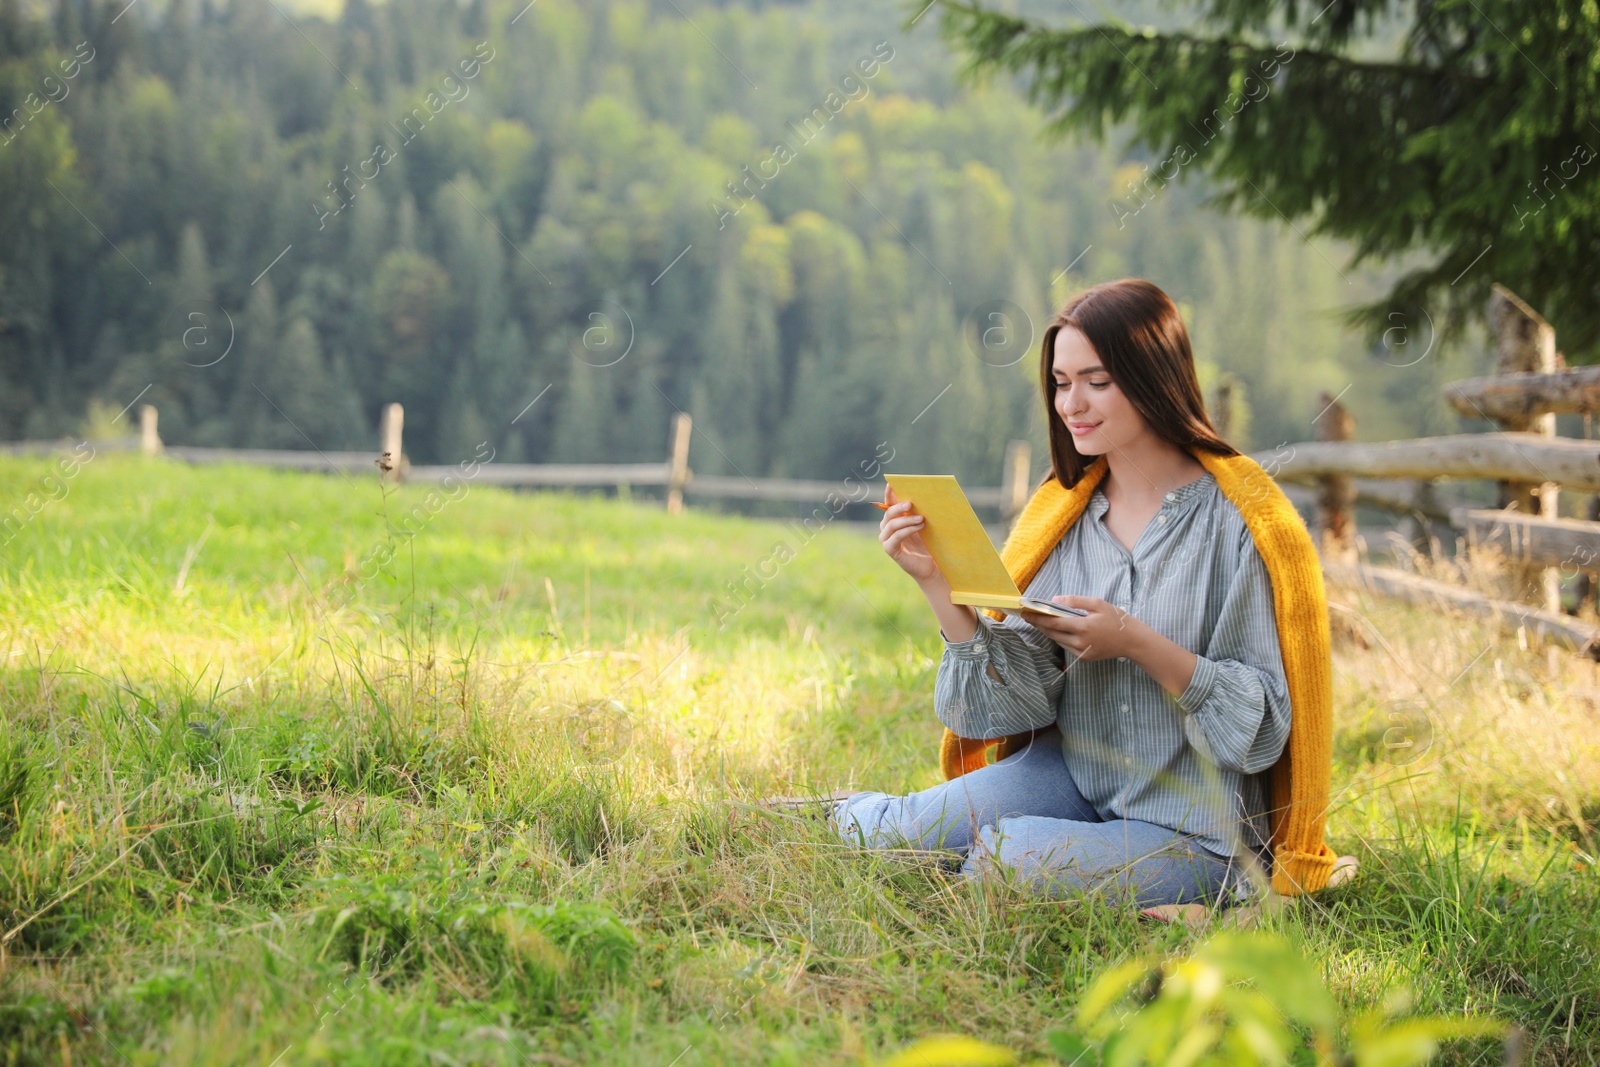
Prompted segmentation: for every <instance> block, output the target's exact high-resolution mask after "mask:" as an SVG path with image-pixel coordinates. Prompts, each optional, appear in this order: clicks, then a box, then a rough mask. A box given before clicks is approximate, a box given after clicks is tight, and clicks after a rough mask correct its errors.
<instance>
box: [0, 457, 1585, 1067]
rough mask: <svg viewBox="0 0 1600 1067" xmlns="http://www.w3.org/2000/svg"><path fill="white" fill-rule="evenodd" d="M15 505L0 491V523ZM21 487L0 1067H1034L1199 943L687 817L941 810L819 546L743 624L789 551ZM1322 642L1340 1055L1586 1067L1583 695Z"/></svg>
mask: <svg viewBox="0 0 1600 1067" xmlns="http://www.w3.org/2000/svg"><path fill="white" fill-rule="evenodd" d="M50 469H51V467H50V464H49V463H48V462H47V461H43V460H34V461H22V460H4V461H0V505H3V506H4V507H6V508H14V507H20V506H23V505H24V502H25V501H26V500H27V498H28V496H29V494H30V493H41V492H42V490H41V488H40V487H41V485H43V484H44V483H42V481H41V479H43V478H44V477H45V476H46V475H47V474H48V473H49V472H50ZM62 484H64V485H65V486H66V493H65V496H63V497H62V498H61V499H59V500H50V501H49V502H48V503H45V504H44V505H43V506H42V507H40V508H38V509H37V514H36V515H34V516H33V517H32V518H31V520H30V521H28V522H26V523H25V524H23V525H22V526H21V527H20V529H19V530H18V531H17V532H16V534H15V536H14V537H12V538H11V540H10V541H9V542H8V543H7V544H5V545H4V547H0V654H3V656H4V657H5V658H4V662H3V664H0V707H3V715H0V928H3V929H0V936H7V937H9V940H7V942H6V943H5V946H4V955H3V957H0V1048H3V1049H4V1050H5V1056H6V1058H5V1062H6V1063H8V1064H9V1063H62V1062H71V1063H74V1064H80V1063H124V1062H126V1063H132V1064H147V1063H148V1064H180V1065H181V1064H202V1063H203V1064H213V1063H216V1064H221V1063H229V1064H234V1063H238V1064H260V1065H267V1064H272V1063H277V1064H280V1065H289V1064H307V1063H340V1064H366V1063H373V1064H377V1063H384V1064H388V1063H394V1064H401V1063H417V1064H422V1063H504V1064H529V1063H558V1064H559V1063H566V1062H572V1063H589V1062H615V1063H626V1064H663V1065H665V1064H669V1063H676V1064H678V1065H680V1067H689V1065H692V1064H697V1063H741V1064H743V1063H757V1064H774V1065H777V1064H814V1063H840V1064H859V1063H861V1062H863V1060H864V1059H866V1058H871V1057H880V1056H883V1055H885V1054H887V1053H888V1052H890V1051H892V1050H894V1049H896V1048H899V1047H900V1046H902V1045H904V1044H905V1043H907V1042H909V1041H911V1040H913V1039H915V1038H917V1037H919V1036H923V1035H926V1034H930V1033H934V1032H949V1031H959V1032H965V1033H970V1034H973V1035H976V1036H979V1037H982V1038H984V1039H986V1040H988V1041H992V1042H996V1043H998V1044H1002V1045H1006V1046H1009V1047H1011V1048H1013V1049H1016V1050H1018V1051H1019V1052H1025V1053H1028V1054H1032V1055H1040V1056H1046V1055H1048V1049H1049V1046H1048V1044H1047V1043H1046V1040H1045V1037H1044V1035H1045V1033H1046V1031H1047V1030H1049V1029H1050V1028H1052V1027H1054V1026H1057V1025H1059V1024H1060V1023H1062V1022H1064V1021H1065V1020H1067V1019H1068V1018H1069V1017H1070V1016H1071V1013H1072V1011H1073V1009H1074V1005H1075V1004H1076V1001H1077V998H1078V996H1079V995H1080V993H1081V992H1082V990H1083V989H1084V988H1086V986H1087V985H1088V984H1089V983H1090V982H1091V981H1092V980H1093V979H1094V978H1095V976H1096V975H1098V974H1101V973H1103V972H1104V971H1105V970H1106V969H1107V968H1108V967H1109V966H1111V965H1113V964H1115V963H1117V962H1120V961H1123V960H1126V959H1129V958H1131V957H1135V956H1143V955H1148V954H1149V953H1151V952H1165V951H1172V952H1185V951H1189V950H1190V949H1192V948H1193V946H1194V945H1195V943H1196V942H1197V940H1198V939H1199V938H1200V937H1201V936H1202V934H1200V933H1197V932H1194V931H1190V930H1188V929H1186V928H1173V927H1161V926H1151V925H1149V924H1145V923H1141V922H1139V921H1138V920H1137V919H1136V918H1135V917H1133V916H1132V915H1131V914H1129V912H1128V910H1127V909H1126V908H1123V907H1121V906H1118V905H1117V904H1115V903H1114V902H1109V901H1106V902H1092V901H1091V902H1083V901H1079V902H1072V903H1068V904H1063V903H1060V902H1054V901H1046V900H1041V899H1033V898H1029V897H1027V896H1026V895H1024V894H1021V893H1019V892H1016V891H1015V890H1014V889H1011V888H1009V887H1004V886H994V887H989V888H986V889H981V890H980V889H975V888H974V887H971V886H968V885H966V884H965V883H963V882H961V881H960V879H959V878H956V877H954V876H952V875H950V874H949V873H947V872H946V871H944V870H943V869H941V868H940V867H939V866H938V865H936V864H933V863H930V862H927V861H926V860H922V859H918V858H917V857H912V856H904V855H893V854H883V855H869V854H863V853H860V852H855V851H851V850H848V849H845V848H843V847H841V846H840V845H839V844H837V843H836V842H834V841H833V840H831V839H830V838H829V835H828V833H827V831H826V830H825V828H823V827H822V826H820V825H818V824H815V823H811V822H808V821H804V820H797V819H787V818H780V817H772V816H761V815H757V814H755V813H753V812H751V811H750V810H748V809H747V808H741V807H739V806H737V805H735V804H730V803H729V801H741V800H742V801H745V802H749V801H750V800H753V799H754V798H757V797H760V796H763V795H766V794H770V793H776V792H797V791H803V790H806V789H810V788H817V789H833V788H841V787H857V788H878V789H884V790H888V791H908V790H912V789H918V788H924V787H926V786H928V785H932V784H934V783H936V782H937V781H938V780H939V774H938V769H937V759H936V750H937V744H938V740H939V736H940V732H941V728H940V726H939V724H938V722H937V721H936V720H935V719H934V717H933V713H932V710H931V694H932V688H933V679H934V675H935V672H936V667H937V656H938V652H939V647H940V642H939V638H938V633H937V629H936V627H935V625H934V624H933V622H932V619H931V617H929V616H928V613H927V609H926V606H925V605H923V604H922V603H921V601H920V598H919V597H918V595H917V594H916V592H915V590H914V589H913V588H912V586H911V583H910V582H909V581H907V580H905V579H904V577H903V576H902V575H901V574H900V572H899V571H898V570H897V569H895V568H894V567H893V566H892V565H891V564H890V563H889V562H888V560H887V559H885V558H884V557H883V555H882V552H881V550H880V549H879V548H878V545H877V543H876V541H875V539H874V538H872V537H870V536H864V535H862V534H861V533H860V532H858V531H851V530H846V529H842V528H838V527H832V528H828V529H824V530H823V531H822V532H821V533H819V534H818V535H817V536H816V537H815V538H814V539H813V540H810V541H809V542H806V543H804V544H799V545H797V546H795V555H794V558H793V559H792V560H789V561H788V562H785V563H782V564H781V565H780V566H777V568H776V570H775V571H774V569H773V566H771V565H770V564H769V565H768V566H767V567H766V568H765V570H764V572H763V573H764V574H768V575H771V577H770V578H762V579H749V576H750V575H751V574H753V573H755V572H756V571H757V570H758V569H759V565H760V564H762V562H763V561H766V560H770V559H772V558H773V556H774V549H775V546H777V545H778V544H779V543H780V542H781V541H783V540H785V539H787V540H788V542H789V543H790V544H791V545H794V544H795V541H796V540H797V539H796V538H795V536H794V535H793V533H792V532H790V530H789V529H788V528H787V527H783V526H780V525H778V524H775V523H768V522H755V521H748V520H741V519H736V518H728V517H719V516H714V515H707V514H703V513H697V512H694V511H692V510H691V512H689V513H688V514H685V515H681V516H667V515H665V514H664V513H663V512H662V511H661V509H659V508H658V507H656V506H653V505H646V504H630V503H627V502H622V501H615V500H612V501H606V500H599V499H581V498H574V497H571V496H563V495H515V494H511V493H508V492H504V491H499V490H493V489H489V488H485V487H479V486H474V487H471V488H470V489H469V490H468V491H467V493H466V495H465V497H463V498H461V499H459V500H456V501H452V502H447V503H444V504H443V505H442V506H439V507H437V510H436V512H432V513H430V510H429V509H428V508H427V507H423V509H422V511H420V512H418V511H415V510H414V509H415V508H417V507H418V506H419V505H420V504H423V502H424V501H425V500H426V498H427V493H428V489H427V488H426V487H406V488H403V489H401V490H400V491H398V492H396V493H393V494H391V495H390V496H389V497H388V498H387V499H385V497H384V495H383V494H382V493H381V492H380V490H379V488H378V486H377V484H376V481H375V480H374V479H372V478H359V479H355V480H346V479H343V478H340V477H337V476H333V477H323V476H314V475H289V474H273V473H265V472H262V471H258V470H247V469H190V468H186V467H182V466H179V465H176V464H169V463H166V462H160V461H143V460H140V459H137V458H131V457H118V456H109V455H106V456H98V457H96V458H94V459H93V460H92V461H91V462H90V463H88V464H87V465H85V466H84V467H83V469H82V470H81V471H80V472H79V473H78V474H77V475H76V476H75V477H73V478H72V479H70V480H69V481H67V482H65V483H62ZM56 493H57V495H59V493H60V489H59V487H58V488H57V489H56ZM41 499H43V497H41ZM434 503H435V505H437V504H438V500H437V499H436V500H435V502H434ZM31 510H33V509H31V508H24V514H26V513H27V512H28V511H31ZM408 514H410V515H423V516H426V518H425V521H419V520H416V519H411V520H406V521H408V522H410V524H411V529H412V531H413V534H414V535H407V534H406V533H405V532H404V530H402V529H398V528H397V527H396V526H395V525H394V524H396V523H399V522H401V521H402V517H403V516H406V515H408ZM0 539H3V538H0ZM386 545H388V546H392V547H393V548H394V550H395V551H394V553H393V559H392V560H391V561H390V562H389V563H388V564H387V566H385V567H384V568H382V570H381V572H379V573H376V574H375V575H374V574H373V570H372V568H371V567H370V566H366V567H365V571H366V573H367V574H368V575H369V576H370V579H369V580H362V579H361V574H362V572H363V569H364V561H367V560H370V559H372V558H373V552H374V550H375V549H379V548H382V547H383V546H386ZM784 555H787V553H784ZM746 568H750V569H749V570H746ZM738 581H747V585H746V589H747V592H746V593H745V594H743V595H742V597H741V601H747V602H746V603H744V606H743V607H742V609H741V610H739V611H738V612H737V613H736V614H733V615H732V616H731V617H728V618H726V620H725V625H723V626H722V627H720V628H719V626H718V624H717V620H718V615H719V613H718V611H717V610H716V607H715V604H716V602H717V601H718V600H719V599H720V600H721V601H722V602H723V604H724V606H727V605H728V604H731V603H734V602H735V601H734V600H733V597H732V594H730V592H729V583H730V582H738ZM1335 598H1336V599H1337V600H1339V601H1340V602H1341V603H1342V604H1344V605H1346V607H1347V608H1348V610H1343V609H1341V610H1340V611H1339V612H1337V615H1338V618H1337V619H1336V622H1340V624H1341V625H1340V627H1339V635H1340V636H1339V638H1338V640H1337V641H1336V648H1335V666H1336V675H1335V677H1336V705H1337V707H1336V716H1337V720H1336V730H1337V745H1336V766H1335V782H1334V784H1335V788H1336V790H1338V798H1337V801H1336V805H1335V810H1334V812H1333V816H1332V821H1331V828H1330V829H1331V836H1332V838H1333V841H1334V843H1335V844H1336V845H1337V846H1338V847H1339V848H1340V850H1341V851H1345V852H1354V853H1356V854H1357V855H1359V856H1360V857H1361V859H1362V863H1363V873H1362V875H1361V876H1360V877H1359V878H1358V879H1357V880H1356V881H1355V882H1354V883H1353V884H1351V885H1350V886H1348V887H1343V888H1340V889H1337V890H1332V891H1328V892H1326V893H1323V894H1319V895H1318V896H1316V897H1314V898H1310V899H1302V900H1300V901H1298V902H1297V903H1296V904H1295V905H1294V906H1293V907H1291V908H1289V909H1287V910H1286V911H1285V912H1284V913H1282V914H1281V915H1279V916H1275V917H1273V918H1272V919H1271V920H1270V925H1272V926H1274V927H1277V928H1280V929H1281V930H1282V931H1283V932H1284V933H1285V934H1287V935H1288V936H1289V937H1291V938H1292V939H1293V940H1294V941H1296V942H1297V943H1298V944H1300V945H1301V947H1302V950H1303V951H1304V952H1305V953H1306V954H1307V956H1308V957H1310V958H1311V959H1313V960H1314V961H1315V962H1316V963H1317V964H1318V966H1320V968H1321V969H1322V972H1323V974H1324V976H1325V978H1326V980H1327V982H1328V984H1329V987H1330V988H1331V989H1332V990H1333V992H1334V994H1335V996H1336V998H1337V999H1338V1000H1339V1002H1340V1003H1341V1005H1342V1006H1344V1007H1345V1008H1346V1009H1348V1010H1350V1011H1355V1010H1359V1009H1364V1008H1368V1007H1371V1006H1373V1005H1376V1004H1379V1003H1381V1002H1383V1000H1384V999H1385V997H1386V996H1387V995H1388V994H1390V993H1391V992H1392V991H1393V990H1395V989H1397V988H1400V987H1406V988H1409V989H1410V990H1411V993H1412V997H1413V1006H1414V1009H1415V1010H1417V1011H1420V1012H1430V1013H1440V1014H1460V1013H1463V1012H1468V1013H1485V1014H1491V1015H1495V1016H1498V1017H1501V1018H1504V1019H1508V1020H1511V1021H1514V1022H1516V1023H1518V1024H1520V1025H1521V1026H1522V1027H1523V1028H1524V1030H1525V1031H1526V1039H1525V1042H1524V1048H1525V1052H1526V1062H1530V1063H1542V1064H1543V1063H1547V1064H1555V1063H1592V1062H1594V1059H1595V1052H1594V1049H1595V1048H1596V1047H1597V1046H1600V999H1597V993H1600V966H1597V963H1600V933H1597V930H1600V924H1597V923H1596V922H1595V921H1594V918H1593V917H1594V915H1595V914H1596V911H1597V907H1600V884H1597V876H1596V872H1595V868H1594V866H1593V860H1592V857H1593V856H1594V855H1595V853H1596V840H1595V829H1594V821H1595V819H1596V816H1597V813H1600V787H1597V783H1600V740H1597V738H1596V730H1595V723H1596V715H1597V708H1600V700H1597V696H1600V694H1597V690H1596V688H1595V677H1594V673H1593V668H1592V665H1590V664H1587V663H1582V664H1578V663H1572V662H1569V661H1566V660H1555V661H1552V660H1549V659H1547V658H1546V655H1545V654H1544V653H1543V652H1541V651H1540V650H1538V649H1533V650H1531V651H1530V650H1524V649H1522V648H1520V647H1519V645H1518V643H1517V642H1516V641H1515V640H1507V639H1503V638H1499V637H1496V636H1495V635H1494V634H1493V633H1492V632H1491V631H1489V630H1487V629H1485V628H1484V627H1482V626H1479V625H1478V624H1475V623H1471V622H1468V621H1465V620H1458V619H1454V618H1450V617H1446V616H1442V615H1440V614H1439V613H1434V612H1419V611H1415V610H1412V609H1407V608H1404V607H1400V606H1397V605H1393V604H1389V603H1382V602H1370V601H1363V600H1360V599H1358V598H1356V597H1355V596H1354V594H1349V593H1340V592H1336V594H1335ZM1352 620H1353V621H1352ZM1485 650H1486V651H1485ZM1480 653H1481V654H1480ZM1463 671H1464V673H1462V672H1463ZM1458 675H1459V677H1457V676H1458ZM1418 709H1420V710H1418ZM1396 715H1398V716H1400V718H1398V719H1397V718H1392V716H1396ZM1407 716H1409V718H1407ZM1397 723H1399V724H1404V725H1406V728H1407V729H1410V730H1412V732H1413V734H1415V735H1416V736H1418V737H1421V736H1423V734H1424V732H1428V733H1431V736H1432V741H1431V744H1429V745H1427V746H1423V745H1420V744H1419V745H1417V746H1414V747H1412V748H1408V749H1392V748H1390V747H1388V746H1387V745H1386V731H1388V730H1389V729H1390V728H1391V727H1392V726H1394V725H1396V724H1397ZM1424 728H1425V730H1424ZM1396 736H1397V735H1392V734H1390V735H1387V739H1388V740H1389V741H1393V740H1394V738H1395V737H1396ZM1423 747H1426V751H1423V752H1420V753H1419V752H1418V749H1419V748H1423ZM1397 753H1399V754H1400V755H1399V756H1397V755H1396V754H1397ZM1401 758H1403V759H1404V760H1406V761H1407V762H1404V763H1401V762H1400V759H1401ZM1499 1055H1500V1053H1499V1047H1498V1045H1497V1044H1496V1043H1494V1042H1491V1041H1478V1042H1471V1041H1468V1042H1460V1043H1456V1044H1453V1045H1451V1046H1448V1047H1447V1049H1446V1051H1445V1053H1444V1055H1443V1056H1442V1057H1441V1062H1452V1063H1474V1062H1477V1063H1490V1062H1498V1057H1499Z"/></svg>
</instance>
